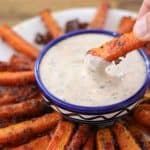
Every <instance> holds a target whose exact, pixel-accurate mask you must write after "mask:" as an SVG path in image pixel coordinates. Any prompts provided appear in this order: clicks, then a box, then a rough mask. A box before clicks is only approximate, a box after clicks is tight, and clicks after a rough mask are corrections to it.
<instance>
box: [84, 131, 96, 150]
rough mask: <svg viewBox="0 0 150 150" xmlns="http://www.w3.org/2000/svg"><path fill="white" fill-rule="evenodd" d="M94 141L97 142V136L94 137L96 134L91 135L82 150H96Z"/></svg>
mask: <svg viewBox="0 0 150 150" xmlns="http://www.w3.org/2000/svg"><path fill="white" fill-rule="evenodd" d="M94 141H95V135H94V133H91V134H90V136H89V137H88V139H87V141H86V143H85V145H84V146H83V148H82V149H83V150H93V149H95V147H94V146H95V143H94Z"/></svg>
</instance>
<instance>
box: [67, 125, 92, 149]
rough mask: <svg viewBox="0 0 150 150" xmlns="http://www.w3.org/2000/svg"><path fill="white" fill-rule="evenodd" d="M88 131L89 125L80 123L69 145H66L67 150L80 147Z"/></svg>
mask: <svg viewBox="0 0 150 150" xmlns="http://www.w3.org/2000/svg"><path fill="white" fill-rule="evenodd" d="M90 132H91V131H90V126H88V125H85V124H82V125H80V126H79V128H78V130H77V132H76V133H75V135H74V136H73V138H72V140H71V142H70V144H69V146H68V147H67V150H78V149H80V148H81V147H82V146H83V145H84V144H85V142H86V140H87V138H88V136H89V134H90Z"/></svg>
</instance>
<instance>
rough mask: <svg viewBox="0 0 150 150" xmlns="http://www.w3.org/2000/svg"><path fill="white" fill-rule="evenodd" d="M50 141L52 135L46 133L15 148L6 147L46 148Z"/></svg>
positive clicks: (31, 149) (34, 149) (30, 149)
mask: <svg viewBox="0 0 150 150" xmlns="http://www.w3.org/2000/svg"><path fill="white" fill-rule="evenodd" d="M49 141H50V136H48V135H45V136H42V137H38V138H36V139H35V140H32V141H30V142H29V143H27V144H23V145H20V146H18V147H14V148H6V150H46V148H47V146H48V144H49Z"/></svg>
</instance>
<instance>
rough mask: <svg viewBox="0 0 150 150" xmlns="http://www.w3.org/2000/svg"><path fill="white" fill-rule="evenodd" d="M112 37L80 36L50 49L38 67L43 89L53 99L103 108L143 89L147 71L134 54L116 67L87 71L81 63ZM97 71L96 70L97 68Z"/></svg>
mask: <svg viewBox="0 0 150 150" xmlns="http://www.w3.org/2000/svg"><path fill="white" fill-rule="evenodd" d="M110 39H112V37H110V36H107V35H101V34H94V33H92V34H82V35H77V36H73V37H70V38H67V39H65V40H63V41H61V42H59V43H58V44H56V45H55V46H53V47H52V48H51V49H50V50H49V51H48V52H47V53H46V54H45V56H44V58H43V60H42V62H41V65H40V76H41V79H42V82H43V83H44V85H45V87H46V88H47V89H48V90H49V91H50V92H51V93H52V94H53V95H55V96H56V97H58V98H59V99H62V100H64V101H66V102H69V103H71V104H76V105H82V106H103V105H109V104H114V103H117V102H120V101H122V100H125V99H126V98H129V97H130V96H132V95H133V94H134V93H135V92H137V91H138V90H139V89H140V87H141V86H142V84H143V82H144V80H145V76H146V67H145V64H144V61H143V58H142V56H141V55H140V54H139V53H138V52H137V51H133V52H131V53H129V54H128V55H127V56H126V57H125V58H123V60H122V61H121V62H120V63H119V64H118V65H115V63H111V64H110V65H107V67H106V68H103V69H100V71H97V70H95V71H94V70H90V69H88V67H87V66H86V63H85V62H84V59H85V55H86V52H87V51H88V50H89V49H91V48H93V47H98V46H99V45H101V44H102V43H104V42H106V41H108V40H110ZM98 69H99V68H98Z"/></svg>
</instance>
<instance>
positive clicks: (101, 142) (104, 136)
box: [96, 128, 115, 150]
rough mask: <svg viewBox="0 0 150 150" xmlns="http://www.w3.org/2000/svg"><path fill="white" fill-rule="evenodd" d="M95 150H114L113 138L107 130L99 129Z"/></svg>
mask: <svg viewBox="0 0 150 150" xmlns="http://www.w3.org/2000/svg"><path fill="white" fill-rule="evenodd" d="M96 145H97V150H107V149H110V150H115V146H114V141H113V136H112V134H111V131H110V129H109V128H104V129H99V130H98V131H97V134H96Z"/></svg>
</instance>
